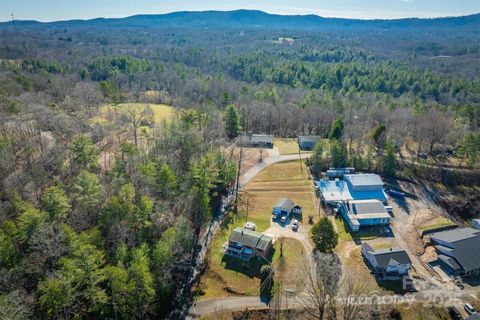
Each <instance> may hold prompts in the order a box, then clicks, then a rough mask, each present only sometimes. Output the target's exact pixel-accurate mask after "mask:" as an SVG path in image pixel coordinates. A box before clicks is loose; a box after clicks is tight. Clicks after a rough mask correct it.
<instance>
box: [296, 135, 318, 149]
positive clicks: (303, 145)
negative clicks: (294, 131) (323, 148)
mask: <svg viewBox="0 0 480 320" xmlns="http://www.w3.org/2000/svg"><path fill="white" fill-rule="evenodd" d="M321 138H322V137H321V136H298V138H297V141H298V147H299V148H300V150H312V149H313V148H314V147H315V144H316V143H317V141H318V140H320V139H321Z"/></svg>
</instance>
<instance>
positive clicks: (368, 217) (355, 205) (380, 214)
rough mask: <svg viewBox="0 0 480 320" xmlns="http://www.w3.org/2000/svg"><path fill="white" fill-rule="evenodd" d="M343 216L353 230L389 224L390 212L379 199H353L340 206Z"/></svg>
mask: <svg viewBox="0 0 480 320" xmlns="http://www.w3.org/2000/svg"><path fill="white" fill-rule="evenodd" d="M340 211H341V214H342V216H343V218H344V219H345V220H346V222H347V223H348V226H349V227H350V229H351V230H352V231H358V230H359V229H360V227H362V226H377V225H389V224H390V214H389V213H388V212H387V210H386V209H385V206H384V205H383V203H382V202H381V201H378V200H351V201H347V202H345V203H342V205H341V207H340Z"/></svg>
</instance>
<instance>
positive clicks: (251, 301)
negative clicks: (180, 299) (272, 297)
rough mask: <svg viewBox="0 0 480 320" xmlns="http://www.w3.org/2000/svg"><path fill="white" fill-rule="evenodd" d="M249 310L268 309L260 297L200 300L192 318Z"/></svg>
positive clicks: (193, 309)
mask: <svg viewBox="0 0 480 320" xmlns="http://www.w3.org/2000/svg"><path fill="white" fill-rule="evenodd" d="M246 307H248V309H264V308H267V307H268V304H267V303H266V302H263V301H261V300H260V297H250V296H248V297H229V298H210V299H204V300H200V301H198V302H197V303H196V305H194V306H193V307H192V309H191V314H190V315H191V316H192V317H195V316H197V317H198V316H200V317H201V316H206V315H209V314H212V313H215V312H219V311H227V310H241V309H243V308H246Z"/></svg>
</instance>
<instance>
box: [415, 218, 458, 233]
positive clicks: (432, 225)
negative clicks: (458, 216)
mask: <svg viewBox="0 0 480 320" xmlns="http://www.w3.org/2000/svg"><path fill="white" fill-rule="evenodd" d="M454 224H455V223H454V222H452V221H450V220H449V219H447V218H445V217H438V218H435V219H434V220H432V221H429V222H428V223H426V224H424V225H421V226H419V227H418V229H419V230H420V231H425V230H429V229H436V228H440V227H446V226H451V225H454Z"/></svg>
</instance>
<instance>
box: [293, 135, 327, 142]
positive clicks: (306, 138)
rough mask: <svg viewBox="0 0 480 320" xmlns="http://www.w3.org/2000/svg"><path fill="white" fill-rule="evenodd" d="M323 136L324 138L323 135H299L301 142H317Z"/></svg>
mask: <svg viewBox="0 0 480 320" xmlns="http://www.w3.org/2000/svg"><path fill="white" fill-rule="evenodd" d="M321 138H322V137H321V136H298V140H299V141H300V143H303V142H311V143H316V142H317V141H318V140H320V139H321Z"/></svg>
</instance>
